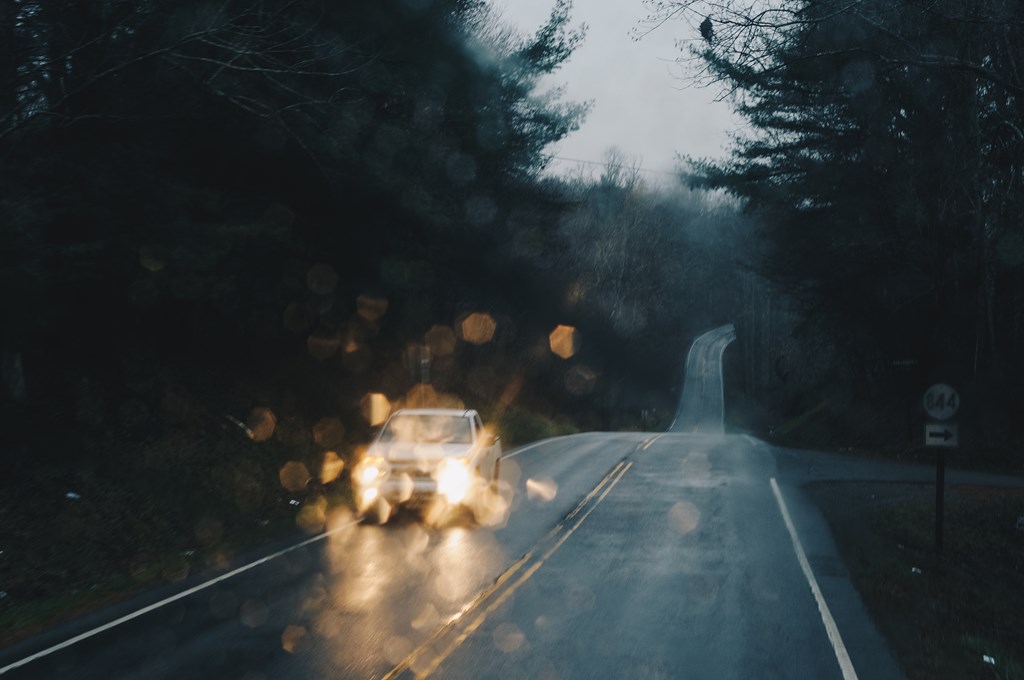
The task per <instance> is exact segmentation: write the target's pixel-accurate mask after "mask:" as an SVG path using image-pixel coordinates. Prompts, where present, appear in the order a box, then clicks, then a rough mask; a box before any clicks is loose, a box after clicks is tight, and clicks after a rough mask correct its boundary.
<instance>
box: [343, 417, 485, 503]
mask: <svg viewBox="0 0 1024 680" xmlns="http://www.w3.org/2000/svg"><path fill="white" fill-rule="evenodd" d="M501 454H502V450H501V438H500V437H497V436H495V435H494V434H492V433H491V432H488V430H487V429H486V428H485V427H484V425H483V421H482V420H481V419H480V414H479V413H477V412H476V411H475V410H472V409H401V410H398V411H395V412H394V413H393V414H391V416H390V417H389V418H388V419H387V421H386V422H385V423H384V425H383V427H381V429H380V432H378V433H377V436H376V437H375V438H374V441H373V443H372V444H371V445H370V447H369V448H368V449H367V451H366V454H365V455H364V456H363V457H362V459H361V460H360V461H359V463H358V464H357V465H356V467H355V469H354V470H353V474H352V483H353V489H354V491H355V499H356V506H357V510H358V512H359V514H360V515H370V514H373V515H376V517H377V519H378V520H379V521H381V522H382V523H383V522H386V521H387V519H388V518H389V517H390V516H391V515H392V514H393V511H394V510H395V509H397V507H398V506H402V505H407V506H412V507H418V508H424V507H430V508H433V509H437V508H441V509H451V508H459V507H469V508H471V509H472V508H473V507H474V506H477V505H479V503H480V501H481V499H482V498H484V497H486V496H488V495H494V494H495V492H496V490H497V487H498V481H499V477H500V471H501Z"/></svg>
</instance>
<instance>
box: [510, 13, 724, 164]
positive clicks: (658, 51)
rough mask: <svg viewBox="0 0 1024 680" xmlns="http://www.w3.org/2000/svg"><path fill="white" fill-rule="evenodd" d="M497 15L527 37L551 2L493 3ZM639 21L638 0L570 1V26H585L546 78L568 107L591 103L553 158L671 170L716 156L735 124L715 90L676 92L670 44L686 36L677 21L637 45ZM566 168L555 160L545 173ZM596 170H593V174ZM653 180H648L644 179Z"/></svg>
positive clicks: (680, 85)
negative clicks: (611, 158) (616, 152)
mask: <svg viewBox="0 0 1024 680" xmlns="http://www.w3.org/2000/svg"><path fill="white" fill-rule="evenodd" d="M495 4H496V6H497V7H498V9H499V10H500V11H501V13H502V15H503V16H504V17H505V18H506V19H507V20H508V21H510V22H512V23H513V24H517V25H518V26H519V27H520V28H521V29H523V30H524V31H526V32H529V33H531V34H532V33H533V32H534V31H536V29H537V28H538V27H540V26H541V25H542V24H543V23H544V22H545V20H546V19H547V17H548V15H549V14H550V12H551V8H552V6H553V5H554V0H495ZM646 14H647V12H645V10H644V6H643V2H642V0H575V3H574V6H573V15H572V20H573V24H574V25H575V26H578V25H579V24H581V23H585V24H587V26H588V29H587V36H586V39H585V41H584V43H583V44H582V45H581V46H580V47H579V48H577V50H576V52H575V53H574V54H573V56H572V59H571V60H570V61H569V62H568V63H567V64H565V66H563V67H562V69H561V70H560V71H558V72H557V74H556V75H555V77H554V83H555V84H564V85H566V86H567V88H568V92H567V98H568V99H570V100H573V101H586V100H592V101H593V107H592V109H591V112H590V115H588V116H587V119H586V121H585V122H584V124H583V126H582V127H581V128H580V130H579V131H577V132H575V133H573V134H572V135H570V136H569V137H567V138H566V139H565V140H563V141H562V142H560V143H559V144H558V145H557V147H556V148H555V151H556V152H557V155H558V156H563V157H567V158H579V159H584V160H592V161H600V160H602V159H603V156H604V152H605V150H606V149H608V148H609V147H611V146H617V147H619V148H620V149H622V150H623V151H624V152H626V153H627V154H629V155H631V156H639V157H642V159H643V167H644V168H646V169H649V170H657V171H671V170H673V169H675V167H676V160H675V156H676V153H677V152H678V153H681V154H684V155H691V156H697V157H703V156H721V155H723V147H724V145H726V144H727V143H728V141H729V138H728V135H729V133H730V132H731V131H733V130H735V129H736V128H737V127H738V125H739V122H738V120H737V119H736V118H735V117H734V116H733V115H732V113H731V111H730V109H729V106H728V105H727V104H725V103H716V102H714V99H715V96H716V94H717V90H715V89H712V88H707V89H702V88H698V87H693V86H690V87H684V83H683V82H681V81H680V80H679V79H678V78H677V77H674V76H678V75H679V74H680V68H679V67H678V66H674V65H673V60H674V59H675V58H676V56H678V55H679V54H680V52H679V49H678V48H677V47H676V45H675V40H676V39H677V38H692V37H695V36H690V35H688V33H689V32H690V31H691V30H692V29H690V28H689V27H688V26H687V25H686V24H684V23H681V22H677V23H670V24H666V25H665V26H662V27H661V28H659V29H658V30H656V31H654V32H653V33H650V34H649V35H647V36H646V37H645V38H643V39H642V40H640V41H639V42H637V41H635V40H633V38H632V37H631V35H632V29H634V28H635V27H636V26H637V25H638V22H639V21H640V20H641V19H642V18H643V17H644V16H645V15H646ZM573 165H574V164H572V163H566V162H563V161H556V165H555V166H554V168H553V169H555V170H558V171H561V170H565V169H571V168H572V167H573ZM598 169H599V168H598ZM649 177H650V179H652V180H653V179H656V178H657V176H656V175H653V174H651V175H649Z"/></svg>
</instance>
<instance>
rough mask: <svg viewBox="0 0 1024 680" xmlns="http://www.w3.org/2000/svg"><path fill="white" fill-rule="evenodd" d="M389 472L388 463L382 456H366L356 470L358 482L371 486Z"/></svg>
mask: <svg viewBox="0 0 1024 680" xmlns="http://www.w3.org/2000/svg"><path fill="white" fill-rule="evenodd" d="M387 473H388V469H387V463H386V462H385V461H384V460H383V459H381V458H365V459H363V462H361V463H360V464H359V466H358V467H357V468H356V470H355V477H356V482H357V483H358V484H360V485H362V486H370V485H371V484H374V483H376V482H377V481H379V480H381V479H383V478H384V477H385V476H386V475H387Z"/></svg>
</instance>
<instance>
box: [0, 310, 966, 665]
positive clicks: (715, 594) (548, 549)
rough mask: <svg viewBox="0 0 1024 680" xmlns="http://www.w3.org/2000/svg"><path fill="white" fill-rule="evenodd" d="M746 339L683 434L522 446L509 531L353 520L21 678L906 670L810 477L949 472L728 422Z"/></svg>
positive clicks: (688, 398)
mask: <svg viewBox="0 0 1024 680" xmlns="http://www.w3.org/2000/svg"><path fill="white" fill-rule="evenodd" d="M731 335H732V332H731V328H729V327H726V328H723V329H717V330H716V331H713V332H711V333H709V334H706V335H705V336H702V338H701V339H700V340H699V341H698V342H697V343H696V344H695V346H694V348H693V350H692V351H691V353H690V355H689V358H688V362H687V366H688V370H687V377H686V382H685V385H684V390H683V396H682V398H681V413H680V414H679V417H677V419H676V422H675V426H674V427H673V428H672V431H670V432H668V433H664V434H650V433H618V434H615V433H588V434H581V435H574V436H571V437H563V438H558V439H554V440H547V441H545V442H542V443H539V444H536V445H533V446H530V447H526V448H524V449H520V450H518V451H514V452H511V454H510V455H509V456H507V457H506V458H505V459H504V460H503V463H502V478H503V479H504V480H505V481H506V482H507V483H508V485H509V489H514V494H512V496H511V498H512V507H511V512H510V513H509V514H508V517H507V520H506V521H505V523H504V524H503V525H501V526H496V527H481V526H474V525H472V523H470V522H467V521H465V520H459V519H457V520H455V521H453V522H451V523H449V524H446V525H444V526H440V527H428V526H424V525H423V524H422V523H421V522H419V521H417V518H416V517H415V516H400V517H399V518H398V519H397V520H396V521H394V522H393V523H392V524H389V525H387V526H383V527H382V526H367V525H363V524H355V523H352V522H351V521H350V520H349V519H347V518H345V517H343V516H339V517H337V518H335V519H334V521H333V523H332V524H331V525H330V526H332V527H333V533H331V534H330V535H329V536H323V537H320V538H316V537H314V540H313V542H311V543H309V544H307V545H305V546H302V547H298V548H292V549H288V551H287V552H285V553H284V554H281V555H278V556H275V557H273V558H272V559H269V560H267V561H266V562H265V563H262V564H259V565H257V566H254V567H252V568H251V569H249V570H247V571H245V572H244V573H239V574H237V575H234V576H231V577H229V578H226V579H224V580H223V581H221V582H219V583H216V584H215V585H212V586H209V587H205V588H203V589H201V590H199V591H197V592H195V593H193V594H191V595H188V596H187V597H181V598H180V599H177V600H175V601H173V602H170V603H167V604H164V605H162V606H157V607H155V608H154V609H153V610H152V611H149V612H148V613H145V614H143V615H140V616H137V617H136V618H133V619H132V620H130V621H126V622H124V623H120V624H117V625H113V626H112V627H110V628H109V629H107V630H103V631H101V632H98V633H95V634H92V635H90V636H89V637H87V638H85V639H82V640H81V641H79V642H77V643H75V644H71V645H69V646H67V647H65V648H63V649H60V650H58V651H54V652H52V653H48V654H45V655H43V656H41V657H39V658H37V659H35V660H34V661H31V662H29V663H26V664H24V665H21V666H18V667H15V668H11V667H10V664H12V663H18V661H19V660H20V659H24V658H25V657H27V656H29V655H31V654H33V653H37V652H39V651H40V650H45V649H46V648H49V647H51V646H52V645H54V644H58V643H61V642H62V641H64V640H67V639H68V638H71V637H73V636H75V635H79V634H83V633H85V634H89V632H90V631H93V630H95V626H97V625H100V624H103V623H109V622H110V621H111V620H114V619H116V617H117V616H122V615H124V614H126V613H129V612H131V611H134V610H137V609H138V608H140V607H144V606H146V605H152V604H153V603H154V602H157V601H158V600H159V599H160V598H161V597H164V596H166V595H168V594H170V592H171V591H168V592H162V593H154V594H151V595H149V596H147V597H144V598H140V599H139V600H138V601H135V602H132V603H127V604H126V605H125V606H123V607H121V608H120V609H118V610H111V611H108V612H101V613H99V614H97V615H95V616H94V617H92V618H91V619H89V620H85V621H79V622H75V623H73V624H70V625H68V626H65V627H63V628H61V629H59V630H55V631H52V632H50V633H48V634H47V635H44V636H40V637H39V638H37V639H35V640H30V641H28V642H27V643H25V644H22V645H19V646H18V647H15V648H11V649H7V650H4V651H3V652H0V669H3V668H7V670H6V672H5V673H4V677H12V678H14V677H17V678H49V677H54V678H250V679H256V678H265V679H268V680H269V679H275V678H382V677H387V678H392V677H415V676H417V675H418V676H421V677H422V676H425V675H429V676H431V677H440V678H449V677H450V678H715V679H718V678H826V679H827V678H843V677H844V669H843V666H841V660H840V659H841V657H842V656H843V654H842V653H837V648H841V650H845V655H846V657H847V658H848V659H849V663H848V664H847V665H846V668H845V677H847V678H850V677H860V678H871V679H875V678H899V677H902V675H901V673H900V671H899V669H898V667H897V665H896V664H895V662H894V661H893V658H892V656H891V654H890V653H889V651H888V650H887V648H886V646H885V644H884V642H883V641H882V640H881V638H880V637H879V635H878V633H877V631H876V630H875V627H874V626H873V624H872V623H871V622H870V620H869V619H868V617H867V615H866V613H865V611H864V608H863V606H862V604H861V602H860V600H859V598H858V597H857V595H856V593H855V592H854V591H853V589H852V587H851V585H850V583H849V579H848V578H847V575H846V571H845V568H844V567H843V565H842V563H841V562H840V561H839V558H838V556H837V553H836V550H835V546H834V545H833V543H832V540H831V537H830V536H829V533H828V530H827V527H826V526H825V524H824V522H823V520H822V519H821V517H820V516H819V514H818V513H817V511H816V510H815V509H814V508H813V506H812V505H811V504H810V502H809V501H808V500H807V499H806V498H805V496H804V495H803V493H802V491H801V490H800V486H801V484H803V483H805V482H807V481H811V480H815V479H837V478H864V479H868V478H874V479H919V480H924V481H927V480H928V479H930V478H931V477H930V475H931V471H930V469H928V468H920V467H914V466H896V465H885V464H880V463H875V462H866V461H861V460H857V459H853V458H848V457H843V456H835V455H828V454H815V453H810V452H796V451H787V450H779V449H774V448H772V447H770V446H768V445H766V444H764V443H762V442H759V441H757V440H755V439H752V438H750V437H746V436H742V435H722V434H721V381H720V376H721V371H720V361H721V357H722V352H723V351H724V349H725V347H726V346H727V344H728V342H729V340H730V339H731ZM695 357H696V358H695ZM694 394H696V395H698V397H699V398H695V397H694V396H693V395H694ZM716 400H717V401H716ZM695 409H696V412H697V413H698V414H699V415H698V416H693V415H692V414H693V413H694V412H695V411H694V410H695ZM773 479H774V480H775V482H776V484H777V488H778V493H779V495H778V496H776V492H775V491H774V489H773V486H772V480H773ZM950 479H951V481H953V482H955V481H958V475H957V474H956V473H953V474H951V476H950ZM965 480H966V477H965ZM975 481H985V480H984V479H981V478H980V477H979V478H978V479H977V480H975ZM780 498H782V499H784V500H783V502H784V503H785V505H786V506H787V508H788V513H789V514H790V515H791V517H792V525H793V531H794V532H795V534H796V536H797V537H798V540H799V541H800V545H801V549H802V550H803V551H804V552H805V554H806V560H807V565H808V568H809V570H810V572H811V573H812V574H813V576H814V578H815V579H816V583H817V588H818V590H819V592H820V593H821V597H822V600H823V602H825V603H826V605H825V606H826V608H827V609H828V613H829V617H831V620H832V621H833V622H834V629H835V630H834V634H833V635H832V636H831V638H830V635H829V632H828V630H827V628H826V623H825V618H826V617H825V616H824V614H823V612H822V605H821V604H820V603H819V602H818V601H816V599H815V597H814V594H813V593H812V588H811V586H810V583H809V581H808V577H807V574H806V573H805V571H804V570H803V569H802V568H801V564H800V562H799V560H798V557H797V552H796V548H795V547H794V540H793V538H792V534H791V533H790V531H789V529H788V528H787V526H786V522H785V520H784V518H783V514H782V510H781V506H782V503H780V500H779V499H780ZM285 547H286V546H285ZM233 566H235V565H233ZM197 583H198V582H197ZM186 585H188V586H194V585H195V584H193V583H189V584H186ZM183 587H184V586H178V587H177V588H178V590H179V591H180V590H181V589H182V588H183ZM200 587H201V584H200ZM837 637H838V640H839V641H838V644H837V641H836V638H837Z"/></svg>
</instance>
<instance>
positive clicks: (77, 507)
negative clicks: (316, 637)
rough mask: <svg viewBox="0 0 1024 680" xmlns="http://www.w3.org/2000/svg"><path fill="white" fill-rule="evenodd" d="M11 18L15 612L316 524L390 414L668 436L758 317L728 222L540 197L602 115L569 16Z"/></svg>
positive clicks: (56, 5)
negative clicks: (697, 387) (707, 342)
mask: <svg viewBox="0 0 1024 680" xmlns="http://www.w3.org/2000/svg"><path fill="white" fill-rule="evenodd" d="M0 11H2V12H4V13H5V15H4V16H3V18H2V20H0V32H2V35H0V45H2V46H3V48H2V52H0V88H2V92H0V101H2V104H0V187H3V188H2V193H0V229H2V230H3V235H2V238H3V242H4V248H3V250H2V254H0V280H2V285H0V301H2V302H0V304H2V307H0V313H2V315H3V317H4V319H5V321H4V323H3V324H2V330H0V351H2V354H3V390H2V397H0V398H2V400H3V402H2V410H0V418H2V432H3V438H4V439H3V441H4V443H3V449H4V455H3V458H2V460H0V471H2V473H3V478H4V480H5V481H4V489H5V492H4V493H3V494H2V495H0V518H2V520H0V521H2V522H3V525H4V531H3V533H4V535H5V536H6V537H7V538H6V539H5V544H4V546H2V548H3V551H4V552H3V553H2V554H0V567H2V568H3V571H4V573H5V575H6V578H5V582H4V586H3V588H4V590H5V592H7V593H10V595H11V597H10V599H8V603H9V602H12V601H19V600H20V601H24V600H25V598H30V599H31V598H36V599H40V600H45V598H46V597H50V596H54V595H56V594H60V593H67V592H68V591H69V589H71V592H76V590H75V589H77V588H84V587H85V585H86V584H90V583H94V582H95V581H96V577H97V575H98V574H116V575H123V576H124V577H125V578H126V579H128V582H129V584H131V583H144V582H150V581H152V580H153V579H157V580H159V579H164V578H168V577H169V575H173V574H176V573H180V571H181V570H182V569H185V571H186V572H187V571H188V563H189V562H190V561H192V560H194V559H204V560H207V561H211V560H212V561H213V562H211V563H216V561H217V560H218V559H223V555H224V554H226V553H228V552H231V551H233V550H237V549H239V548H241V547H244V546H246V545H249V544H251V543H252V542H253V541H254V540H260V539H261V538H266V537H267V536H272V535H275V534H274V532H275V531H277V532H278V533H277V534H276V535H280V532H281V531H287V530H289V528H290V529H291V530H292V531H294V529H295V524H296V522H298V523H299V525H300V526H301V528H303V529H305V530H308V531H316V530H319V529H320V528H322V527H323V525H324V521H325V517H324V510H323V508H324V507H325V504H326V503H327V502H328V501H330V503H331V504H332V505H337V506H345V505H346V503H347V493H348V491H347V473H348V469H349V468H350V467H351V463H352V461H353V459H354V458H355V457H356V456H358V452H359V449H360V447H361V446H365V444H366V443H367V441H368V439H369V437H370V435H371V432H372V428H373V427H374V426H375V425H378V424H379V422H380V418H381V417H382V415H386V413H387V411H388V409H390V408H397V407H400V406H403V405H405V406H416V405H465V406H466V407H467V408H477V409H479V410H480V411H481V413H482V414H483V415H484V418H485V420H486V421H488V422H492V423H494V424H495V426H496V428H497V429H498V431H499V432H500V433H501V434H502V435H503V437H504V439H505V442H506V448H509V447H511V446H514V445H515V444H517V443H523V442H526V441H531V440H534V439H537V438H540V437H544V436H550V435H553V434H560V433H566V432H572V431H576V430H579V429H636V428H639V427H641V425H643V424H645V423H644V422H643V421H644V420H646V424H647V425H648V426H651V427H657V426H659V425H661V426H664V425H665V424H667V422H668V420H669V419H670V418H671V415H672V414H673V412H674V406H675V400H676V399H677V398H678V394H676V393H674V390H676V388H677V384H678V382H679V379H680V377H681V371H682V363H683V358H684V356H685V351H686V344H687V342H688V341H689V338H692V337H693V336H694V335H696V334H697V333H699V332H701V331H703V330H704V329H705V328H707V327H710V326H711V325H714V324H719V323H724V322H727V321H728V320H729V318H730V317H731V315H732V305H733V301H734V300H735V299H736V295H735V294H734V285H733V280H732V278H731V277H730V275H729V272H728V270H727V269H726V268H721V267H716V266H715V262H717V261H718V260H720V259H721V258H722V257H724V255H723V253H724V246H723V243H722V241H721V239H718V238H717V237H715V236H714V234H715V233H716V231H717V227H718V226H721V225H722V224H725V223H727V222H729V220H731V219H732V218H733V217H735V216H736V215H737V208H736V206H735V204H734V203H732V202H730V201H729V200H726V199H725V198H724V197H723V196H721V195H716V194H713V193H707V192H702V191H694V190H691V189H689V188H686V187H685V186H683V184H681V183H676V184H675V185H674V186H673V187H671V188H670V189H669V190H667V191H655V190H654V189H652V188H651V187H649V186H647V185H646V184H645V183H644V181H643V179H642V173H641V172H639V170H638V165H637V163H638V162H637V161H636V160H635V159H630V158H629V157H627V156H625V155H624V154H622V153H621V152H617V151H615V150H611V151H610V152H609V155H608V156H607V158H606V161H607V163H606V165H605V167H604V170H603V171H602V173H600V175H599V176H583V175H580V176H578V177H561V178H556V177H552V176H551V175H547V174H545V173H544V170H545V167H546V165H547V163H548V160H549V156H548V155H547V154H548V153H549V152H548V151H547V148H548V147H549V145H550V144H552V143H553V142H556V141H558V140H559V139H561V138H563V137H564V136H565V135H566V134H568V133H569V132H571V131H572V130H574V129H576V128H577V127H578V126H579V125H580V124H581V122H582V121H583V120H584V117H585V114H586V110H587V103H585V102H582V103H577V102H570V101H566V100H565V98H564V96H563V95H562V93H561V92H560V91H559V90H558V89H557V88H554V89H552V88H550V87H547V86H542V85H541V82H542V80H543V79H544V78H546V77H550V76H551V75H552V74H553V73H555V72H556V71H557V69H558V67H559V65H560V64H562V63H563V62H564V61H565V60H566V59H567V58H568V57H569V56H570V55H571V53H572V51H573V49H574V47H575V46H576V45H577V44H578V43H579V41H580V40H582V39H583V30H582V26H576V25H575V24H574V23H573V21H572V18H571V16H570V6H569V3H568V2H566V1H559V2H556V3H554V7H553V9H552V12H551V14H550V18H549V19H548V21H547V22H546V23H544V24H543V25H542V26H540V27H539V28H538V29H537V30H536V31H535V32H533V33H532V34H529V35H523V34H521V33H520V32H519V31H517V30H514V29H513V28H511V27H510V26H509V25H508V24H506V23H505V22H503V21H502V19H501V17H500V15H498V14H497V13H496V12H495V11H494V10H492V9H491V8H490V6H489V4H488V3H484V2H479V1H475V0H448V1H443V2H442V1H437V2H408V1H406V0H388V1H385V2H381V1H379V0H372V1H367V2H347V3H344V4H339V3H329V2H318V1H315V0H309V1H299V2H265V1H262V0H261V1H257V0H237V1H229V2H213V3H211V2H206V1H201V2H200V1H195V2H184V3H182V2H173V3H171V2H164V1H160V0H157V1H153V0H123V1H119V0H112V1H104V2H92V3H67V2H60V1H58V0H14V1H13V2H8V3H4V4H3V9H2V10H0ZM556 332H557V333H558V335H557V336H553V334H554V333H556ZM425 357H429V362H428V364H427V369H426V372H424V367H423V366H422V361H423V359H424V358H425ZM44 534H45V535H48V536H49V537H50V539H51V540H48V541H40V540H38V537H39V536H40V535H44ZM197 553H198V555H199V557H195V555H196V554H197ZM218 556H219V557H218ZM121 587H123V584H121V585H120V586H118V588H121Z"/></svg>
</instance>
